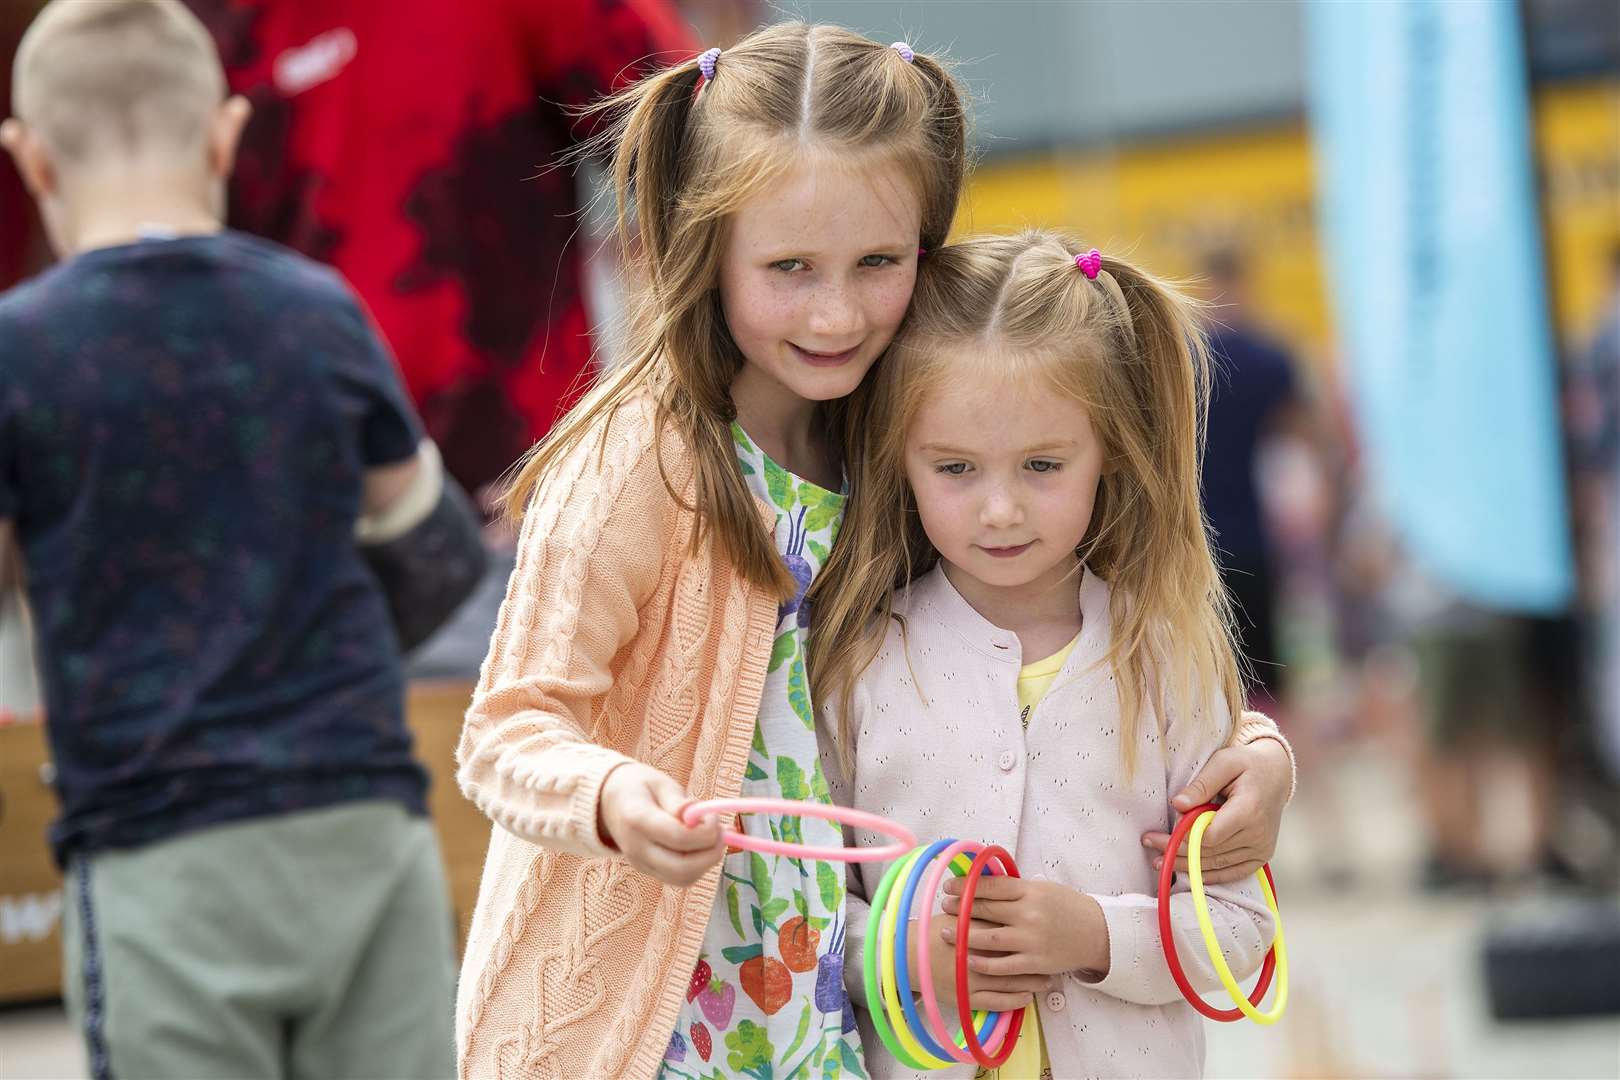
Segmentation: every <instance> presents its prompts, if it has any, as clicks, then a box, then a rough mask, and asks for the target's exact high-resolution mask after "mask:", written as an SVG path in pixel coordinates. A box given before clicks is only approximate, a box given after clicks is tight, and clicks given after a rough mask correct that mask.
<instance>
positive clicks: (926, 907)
mask: <svg viewBox="0 0 1620 1080" xmlns="http://www.w3.org/2000/svg"><path fill="white" fill-rule="evenodd" d="M983 850H984V845H983V844H981V843H979V842H978V841H977V840H958V841H957V842H956V843H954V844H952V845H951V846H950V847H948V848H946V849H945V850H944V851H942V852H940V853H939V854H938V855H937V856H936V857H935V858H934V865H932V866H930V867H929V868H928V876H927V877H925V878H924V879H923V883H922V889H921V891H920V892H919V893H918V898H919V899H920V900H921V901H922V906H921V907H919V908H917V940H918V942H920V943H926V942H927V941H928V930H929V927H930V926H932V925H933V921H934V898H935V897H936V896H938V895H939V883H940V881H941V879H943V878H944V876H945V873H946V871H947V870H949V869H950V865H951V862H952V860H954V859H955V858H956V857H957V856H958V855H960V854H962V853H963V852H967V853H968V854H971V855H977V854H978V853H979V852H981V851H983ZM990 872H991V873H992V874H998V873H1003V872H1004V871H1003V869H1002V866H1001V864H1000V863H994V864H992V865H991V867H990ZM917 983H918V984H919V985H920V986H921V987H922V1001H923V1014H924V1017H925V1018H926V1019H927V1021H928V1026H929V1027H931V1028H933V1031H934V1038H935V1039H936V1040H938V1042H939V1045H940V1046H942V1047H944V1048H945V1049H946V1050H948V1051H950V1054H951V1056H952V1057H954V1058H955V1059H956V1060H957V1061H960V1062H961V1063H962V1064H964V1065H972V1064H975V1059H974V1057H973V1055H972V1054H970V1053H968V1051H967V1048H966V1047H964V1046H962V1045H960V1044H959V1043H958V1042H957V1041H956V1038H955V1037H954V1036H953V1035H952V1034H951V1029H950V1027H949V1025H947V1024H946V1023H945V1014H944V1013H942V1012H940V1009H939V997H938V995H936V994H935V993H934V964H933V960H932V958H930V956H929V954H928V950H927V948H925V947H924V945H923V944H919V945H918V946H917ZM1011 1026H1012V1013H1010V1012H1004V1013H1002V1014H1001V1016H1000V1018H998V1019H997V1020H996V1026H995V1027H994V1028H993V1029H992V1030H991V1032H990V1037H989V1038H988V1039H987V1040H985V1043H984V1052H985V1053H987V1054H994V1053H995V1052H996V1051H997V1050H1000V1049H1001V1043H1002V1040H1003V1039H1005V1038H1006V1037H1007V1029H1008V1028H1009V1027H1011Z"/></svg>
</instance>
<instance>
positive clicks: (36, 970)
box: [0, 722, 62, 1001]
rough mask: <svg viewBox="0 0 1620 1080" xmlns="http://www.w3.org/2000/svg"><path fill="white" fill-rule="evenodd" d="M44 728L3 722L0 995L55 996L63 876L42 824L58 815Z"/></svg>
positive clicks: (23, 997)
mask: <svg viewBox="0 0 1620 1080" xmlns="http://www.w3.org/2000/svg"><path fill="white" fill-rule="evenodd" d="M48 760H49V755H48V754H47V753H46V750H45V728H44V726H43V725H41V724H38V723H26V722H25V723H13V724H7V725H5V726H3V727H0V1001H33V1000H39V999H43V998H53V997H56V996H57V994H58V993H59V991H60V987H61V964H62V933H61V923H62V878H61V875H60V874H58V873H57V871H56V863H55V861H54V860H52V858H51V852H50V848H49V847H48V846H47V845H46V843H45V829H46V827H47V826H48V825H50V823H51V819H53V818H54V817H56V793H55V792H54V791H52V790H51V786H50V780H49V774H48V772H46V771H45V770H46V767H47V766H46V763H47V761H48Z"/></svg>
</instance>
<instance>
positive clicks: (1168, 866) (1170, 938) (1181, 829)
mask: <svg viewBox="0 0 1620 1080" xmlns="http://www.w3.org/2000/svg"><path fill="white" fill-rule="evenodd" d="M1219 809H1220V807H1218V806H1216V805H1215V804H1214V803H1205V804H1204V805H1203V806H1197V807H1194V808H1193V809H1191V810H1189V811H1187V813H1185V814H1184V815H1182V818H1181V820H1180V821H1178V822H1176V828H1175V831H1174V832H1172V833H1171V834H1170V844H1169V846H1168V847H1166V848H1165V851H1164V866H1163V867H1161V868H1160V869H1159V941H1160V943H1161V944H1162V945H1163V946H1164V958H1165V960H1166V961H1167V962H1168V963H1169V964H1170V977H1171V978H1173V979H1175V980H1176V985H1177V986H1178V987H1180V988H1181V995H1182V997H1185V998H1186V999H1187V1003H1188V1004H1189V1005H1191V1006H1192V1007H1193V1008H1195V1009H1197V1010H1198V1011H1199V1012H1201V1013H1203V1014H1204V1015H1205V1016H1207V1017H1209V1018H1210V1019H1211V1020H1219V1021H1220V1022H1221V1023H1223V1024H1230V1023H1232V1022H1233V1021H1234V1020H1241V1019H1243V1013H1242V1012H1240V1011H1239V1010H1237V1009H1217V1008H1216V1007H1215V1006H1213V1005H1211V1004H1210V1003H1209V1002H1207V1001H1205V1000H1204V999H1203V998H1202V997H1201V996H1200V995H1199V993H1198V991H1197V990H1194V989H1193V985H1192V983H1191V982H1189V981H1188V980H1187V973H1186V972H1185V971H1183V970H1182V967H1181V958H1180V957H1179V956H1177V955H1176V938H1175V934H1173V933H1172V932H1171V927H1170V889H1171V887H1172V886H1173V885H1175V881H1176V852H1178V851H1180V850H1181V845H1182V842H1183V841H1184V840H1186V838H1187V833H1188V832H1189V831H1190V830H1191V829H1192V827H1193V823H1194V822H1196V821H1197V820H1198V818H1199V817H1200V816H1201V815H1202V814H1203V813H1204V812H1205V811H1206V810H1208V811H1215V810H1219ZM1260 869H1261V870H1262V871H1263V872H1264V873H1265V875H1266V882H1267V884H1269V885H1270V886H1271V894H1272V895H1273V896H1275V895H1276V894H1277V883H1276V882H1275V881H1273V880H1272V878H1271V864H1270V863H1266V864H1264V865H1263V866H1261V867H1260ZM1276 967H1277V947H1276V946H1275V945H1273V946H1272V947H1271V948H1269V949H1267V950H1266V962H1265V963H1264V964H1262V965H1261V966H1260V981H1259V982H1257V983H1255V984H1254V989H1253V990H1252V991H1250V993H1249V1004H1250V1005H1254V1006H1259V1004H1260V1002H1261V1001H1262V1000H1263V999H1264V998H1265V996H1266V991H1267V990H1269V989H1271V973H1272V972H1273V971H1274V970H1276Z"/></svg>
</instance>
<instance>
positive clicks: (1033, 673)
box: [978, 634, 1080, 1080]
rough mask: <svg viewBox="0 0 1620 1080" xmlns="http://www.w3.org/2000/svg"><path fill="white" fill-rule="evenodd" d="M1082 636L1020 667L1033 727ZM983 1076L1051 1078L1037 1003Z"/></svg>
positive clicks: (1021, 707) (1024, 711) (1023, 707)
mask: <svg viewBox="0 0 1620 1080" xmlns="http://www.w3.org/2000/svg"><path fill="white" fill-rule="evenodd" d="M1079 640H1080V635H1079V634H1076V635H1075V636H1074V637H1073V638H1072V639H1071V640H1070V641H1069V643H1068V644H1067V645H1065V646H1063V648H1061V649H1059V650H1058V651H1057V652H1055V653H1053V654H1052V655H1051V656H1048V657H1047V658H1046V659H1044V660H1036V661H1035V662H1033V663H1030V664H1025V665H1024V666H1023V667H1021V668H1019V669H1018V716H1019V719H1021V720H1022V721H1023V722H1024V726H1025V727H1026V728H1027V727H1029V718H1030V716H1031V714H1033V713H1034V712H1035V706H1037V705H1039V704H1040V703H1041V699H1042V698H1044V697H1045V696H1046V692H1047V691H1048V690H1050V689H1051V688H1052V680H1053V679H1056V678H1057V673H1058V672H1059V671H1062V670H1063V665H1064V663H1065V662H1067V661H1068V659H1069V654H1070V653H1072V652H1074V647H1075V644H1076V643H1077V642H1079ZM978 1075H979V1078H980V1080H1047V1078H1049V1077H1051V1075H1052V1065H1051V1063H1050V1062H1049V1061H1047V1059H1046V1040H1045V1039H1042V1038H1041V1015H1040V1013H1039V1012H1038V1011H1037V1010H1036V1008H1035V1006H1033V1005H1029V1006H1026V1007H1025V1009H1024V1034H1023V1037H1022V1038H1020V1039H1019V1040H1018V1045H1017V1046H1016V1047H1014V1048H1013V1052H1012V1056H1011V1057H1009V1058H1008V1059H1007V1063H1006V1064H1005V1065H1003V1066H1002V1067H1001V1068H999V1069H995V1070H993V1071H992V1070H986V1069H980V1070H979V1074H978Z"/></svg>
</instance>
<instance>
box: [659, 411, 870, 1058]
mask: <svg viewBox="0 0 1620 1080" xmlns="http://www.w3.org/2000/svg"><path fill="white" fill-rule="evenodd" d="M732 438H733V440H734V442H735V443H736V449H737V460H738V463H739V465H740V466H741V468H742V471H743V475H744V477H745V478H746V479H747V481H748V486H749V488H750V489H751V490H752V491H753V492H754V493H755V494H756V495H758V496H759V497H760V498H762V499H765V500H766V501H768V502H769V503H770V504H771V506H773V507H775V509H776V546H777V550H779V551H780V552H781V553H782V559H783V561H784V562H785V563H786V564H787V566H788V569H789V571H791V572H792V574H793V576H794V578H795V579H796V580H797V581H798V583H799V589H798V593H797V595H796V596H795V597H794V598H793V599H792V600H791V601H789V602H788V603H786V604H783V605H782V606H781V609H780V611H779V612H778V616H777V628H776V640H775V645H774V646H773V648H772V650H771V660H770V667H769V671H768V673H767V675H766V679H765V690H764V693H763V695H762V696H761V698H760V707H759V720H758V722H757V724H756V725H755V728H754V744H753V748H752V749H751V750H750V751H749V755H748V768H747V772H746V774H745V776H744V779H743V785H742V794H743V795H744V796H764V797H771V798H782V799H805V800H811V801H815V802H822V803H829V802H831V801H832V797H831V795H830V794H829V792H828V790H827V781H826V778H825V777H824V776H823V775H822V772H821V762H820V755H819V754H818V753H817V750H816V732H815V720H814V714H813V713H812V711H811V708H810V684H809V680H808V679H807V678H806V676H805V642H806V640H807V638H808V627H809V624H810V618H809V615H810V613H809V609H808V607H807V606H806V604H805V600H804V594H805V591H806V590H807V589H809V587H810V582H811V581H812V580H814V578H815V575H816V573H817V572H818V571H820V569H821V567H822V566H823V565H825V563H826V561H827V553H828V550H829V549H830V548H831V547H832V543H833V539H834V537H836V536H837V535H838V526H839V524H840V522H841V521H842V519H843V513H844V497H843V496H842V495H840V494H838V493H836V492H832V491H828V490H826V489H824V488H821V487H818V486H817V485H815V484H813V483H811V482H810V481H808V480H802V479H800V478H799V477H797V476H794V475H793V474H792V473H790V472H788V471H787V470H786V469H783V468H782V467H781V466H780V465H778V464H776V462H774V461H772V460H771V459H770V458H768V457H766V456H765V454H764V453H763V452H762V451H761V450H760V449H759V448H758V447H757V446H755V444H754V442H753V440H752V439H750V438H749V437H748V436H747V434H746V433H744V432H743V430H742V428H741V427H738V426H737V425H735V424H733V425H732ZM739 820H740V828H741V830H742V831H743V832H746V833H748V834H750V835H753V836H768V837H771V838H773V839H777V840H783V841H787V842H789V843H802V844H811V845H814V846H818V847H819V846H829V847H836V846H839V845H840V844H841V843H842V842H843V841H842V834H841V831H840V829H839V827H838V826H837V825H835V824H833V823H831V822H827V821H822V820H820V819H819V818H800V817H791V816H790V817H776V816H772V815H761V814H748V815H744V816H742V817H741V818H740V819H739ZM658 1075H659V1078H660V1080H713V1078H715V1077H751V1078H752V1080H800V1078H804V1080H809V1078H815V1080H828V1078H832V1077H841V1076H850V1077H858V1078H860V1080H865V1077H866V1067H865V1063H864V1061H863V1059H862V1056H861V1036H860V1031H859V1030H858V1029H857V1028H856V1027H855V1015H854V1011H853V1009H852V1008H851V1006H850V1004H849V998H848V995H847V994H846V993H845V991H844V870H843V867H842V866H841V865H839V864H836V863H826V862H817V861H815V860H806V859H791V858H786V857H783V856H774V855H758V854H754V853H751V852H744V851H736V850H732V851H730V852H728V853H727V855H726V859H725V864H724V867H723V873H722V876H721V879H720V890H719V892H718V893H717V894H716V896H715V906H714V911H713V912H712V913H711V914H710V916H709V926H708V929H707V931H706V933H705V935H704V939H703V951H702V954H701V956H700V957H699V960H698V964H697V968H696V969H695V970H694V971H693V972H692V979H691V983H690V985H689V986H688V987H687V990H686V1001H685V1002H684V1003H683V1005H682V1007H681V1012H680V1016H679V1018H678V1019H677V1021H676V1025H675V1031H674V1032H673V1033H672V1034H671V1035H670V1040H669V1049H668V1050H667V1051H666V1053H665V1056H664V1062H663V1065H662V1067H661V1068H660V1070H659V1074H658Z"/></svg>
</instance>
